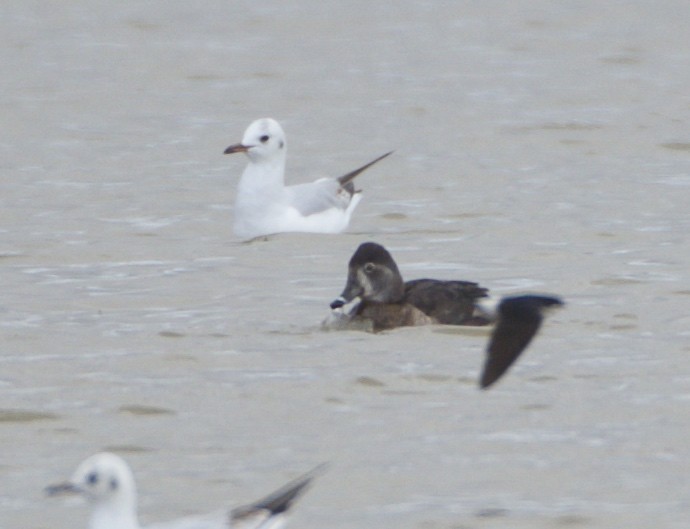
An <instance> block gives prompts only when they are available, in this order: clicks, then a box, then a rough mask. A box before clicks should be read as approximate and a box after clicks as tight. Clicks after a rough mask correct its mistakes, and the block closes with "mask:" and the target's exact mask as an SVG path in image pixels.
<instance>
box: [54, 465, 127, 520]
mask: <svg viewBox="0 0 690 529" xmlns="http://www.w3.org/2000/svg"><path fill="white" fill-rule="evenodd" d="M46 493H47V494H48V495H50V496H54V495H59V494H78V495H80V496H83V497H84V498H86V499H87V500H88V501H89V502H90V503H92V504H94V511H93V513H92V523H91V525H90V527H91V528H92V529H93V528H98V529H101V528H110V527H115V526H119V527H121V528H122V529H130V528H136V527H138V522H137V521H136V485H135V484H134V476H133V475H132V471H131V470H130V468H129V465H127V463H126V462H125V461H124V460H123V459H122V458H121V457H119V456H117V455H115V454H111V453H109V452H101V453H99V454H95V455H93V456H91V457H89V458H88V459H86V460H84V461H83V462H82V463H81V464H80V465H79V466H78V467H77V470H75V471H74V474H73V475H72V477H71V478H70V480H69V481H65V482H63V483H58V484H56V485H51V486H49V487H47V488H46Z"/></svg>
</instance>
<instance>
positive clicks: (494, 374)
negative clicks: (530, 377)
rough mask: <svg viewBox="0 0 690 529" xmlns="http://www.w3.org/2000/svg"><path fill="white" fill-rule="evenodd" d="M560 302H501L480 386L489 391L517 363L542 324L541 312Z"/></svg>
mask: <svg viewBox="0 0 690 529" xmlns="http://www.w3.org/2000/svg"><path fill="white" fill-rule="evenodd" d="M562 304H563V302H562V301H561V300H560V299H558V298H554V297H548V296H517V297H513V298H504V299H503V300H502V301H501V303H500V305H499V306H498V320H497V322H496V327H495V328H494V331H493V333H492V334H491V339H490V340H489V346H488V347H487V350H486V360H485V362H484V369H483V371H482V375H481V379H480V381H479V385H480V386H481V388H482V389H485V388H488V387H489V386H490V385H491V384H493V383H494V382H496V381H497V380H498V379H499V378H501V376H502V375H503V374H504V373H505V372H506V371H507V370H508V368H509V367H510V366H511V365H512V364H513V362H515V360H517V358H518V357H519V356H520V354H521V353H522V352H523V351H524V350H525V348H526V347H527V345H528V344H529V343H530V341H531V340H532V338H534V335H535V334H537V331H538V330H539V327H540V326H541V322H542V320H543V317H544V316H543V312H542V311H543V310H544V309H547V308H549V307H554V306H560V305H562Z"/></svg>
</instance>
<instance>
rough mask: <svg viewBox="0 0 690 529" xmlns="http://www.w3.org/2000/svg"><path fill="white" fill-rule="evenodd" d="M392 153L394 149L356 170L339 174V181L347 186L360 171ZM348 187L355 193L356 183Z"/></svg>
mask: <svg viewBox="0 0 690 529" xmlns="http://www.w3.org/2000/svg"><path fill="white" fill-rule="evenodd" d="M391 154H393V151H390V152H387V153H386V154H384V155H382V156H379V157H378V158H376V159H375V160H372V161H371V162H369V163H368V164H365V165H363V166H362V167H359V168H358V169H355V170H354V171H350V172H349V173H347V174H344V175H343V176H339V177H338V178H336V180H337V181H338V183H339V184H340V185H341V186H343V187H346V186H347V184H349V183H350V182H351V181H352V180H353V179H354V178H355V177H356V176H358V175H359V174H360V173H362V172H363V171H365V170H367V169H369V167H371V166H372V165H374V164H375V163H376V162H380V161H381V160H383V159H384V158H385V157H386V156H390V155H391ZM348 189H351V190H352V192H353V193H354V189H355V188H354V185H351V186H349V188H348Z"/></svg>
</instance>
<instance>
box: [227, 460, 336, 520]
mask: <svg viewBox="0 0 690 529" xmlns="http://www.w3.org/2000/svg"><path fill="white" fill-rule="evenodd" d="M326 466H327V465H326V463H322V464H320V465H319V466H317V467H316V468H314V469H312V470H310V471H309V472H307V473H306V474H304V475H302V476H300V477H298V478H296V479H294V480H293V481H291V482H289V483H287V484H286V485H283V486H282V487H280V488H279V489H278V490H276V491H274V492H272V493H271V494H269V495H268V496H266V497H264V498H262V499H260V500H258V501H256V502H254V503H250V504H249V505H243V506H241V507H236V508H235V509H233V510H232V511H231V513H230V519H231V527H233V528H240V527H241V528H243V529H244V528H264V527H274V525H273V524H274V523H276V525H278V520H277V518H279V517H280V515H282V514H284V513H286V512H287V511H288V510H289V509H290V507H292V504H293V503H294V502H295V501H296V500H297V499H298V498H299V497H300V496H301V495H302V494H303V493H304V492H306V490H307V488H309V486H310V485H311V482H312V480H313V479H314V478H315V477H316V476H317V475H319V474H321V473H322V472H323V471H324V470H325V468H326Z"/></svg>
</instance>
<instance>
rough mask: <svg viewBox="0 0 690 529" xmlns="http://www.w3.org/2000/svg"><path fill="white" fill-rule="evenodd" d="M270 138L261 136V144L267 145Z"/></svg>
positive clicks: (266, 135)
mask: <svg viewBox="0 0 690 529" xmlns="http://www.w3.org/2000/svg"><path fill="white" fill-rule="evenodd" d="M269 138H270V136H269V135H268V134H264V135H263V136H261V137H260V138H259V141H260V142H261V143H266V142H267V141H268V140H269Z"/></svg>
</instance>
